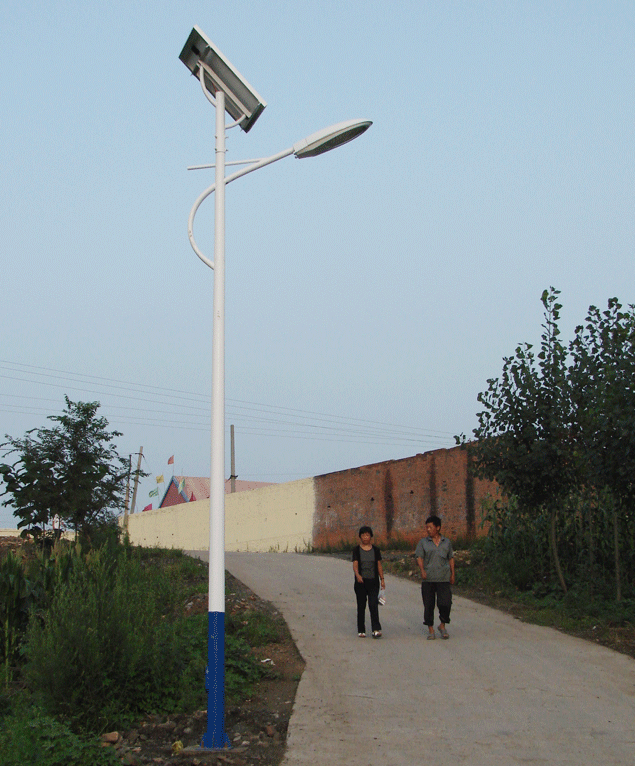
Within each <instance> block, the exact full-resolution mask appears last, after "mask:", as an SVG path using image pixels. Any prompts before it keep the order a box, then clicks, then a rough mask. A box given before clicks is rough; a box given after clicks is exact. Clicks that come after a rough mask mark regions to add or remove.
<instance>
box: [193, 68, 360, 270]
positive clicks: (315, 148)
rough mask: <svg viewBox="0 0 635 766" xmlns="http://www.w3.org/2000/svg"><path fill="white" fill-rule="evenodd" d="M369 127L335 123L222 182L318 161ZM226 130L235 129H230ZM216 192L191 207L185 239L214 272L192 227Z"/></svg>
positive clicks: (355, 122) (204, 195)
mask: <svg viewBox="0 0 635 766" xmlns="http://www.w3.org/2000/svg"><path fill="white" fill-rule="evenodd" d="M200 80H201V85H202V86H203V90H204V91H205V93H206V95H208V93H207V89H206V88H205V82H204V80H203V77H202V75H201V76H200ZM208 97H209V95H208ZM210 100H211V98H210ZM212 103H213V102H212ZM237 124H238V123H234V125H237ZM372 124H373V123H372V122H371V121H370V120H346V122H338V123H337V124H336V125H331V127H330V128H324V129H323V130H318V132H317V133H313V134H312V135H310V136H308V138H303V139H302V141H297V142H296V143H295V144H293V146H291V147H289V148H288V149H285V150H284V151H282V152H279V153H278V154H274V155H273V156H271V157H265V158H264V159H261V160H255V161H254V162H253V163H252V164H251V165H249V166H248V167H246V168H243V169H242V170H237V171H236V172H235V173H232V174H231V175H229V176H227V178H225V185H227V184H228V183H231V182H232V181H235V180H236V179H237V178H242V176H246V175H247V173H252V172H253V171H254V170H258V168H264V166H265V165H271V163H272V162H276V161H277V160H281V159H282V158H283V157H288V156H289V155H290V154H295V156H296V157H297V158H298V159H302V158H304V157H317V156H318V155H319V154H324V152H330V151H331V149H335V148H336V147H337V146H342V144H346V143H348V142H349V141H352V140H353V139H354V138H357V136H360V135H361V134H362V133H364V132H365V131H367V130H368V128H369V127H370V126H371V125H372ZM229 127H234V126H233V125H230V126H229ZM215 189H216V184H215V183H213V184H212V185H211V186H209V187H208V188H207V189H205V191H204V192H203V193H202V194H201V195H200V197H199V198H198V199H197V200H196V202H195V203H194V207H193V208H192V210H191V212H190V217H189V219H188V221H187V235H188V237H189V239H190V245H192V250H194V252H195V253H196V255H198V257H199V258H200V259H201V260H202V261H203V263H205V264H206V265H207V266H209V267H210V269H213V268H214V262H213V261H210V259H209V258H206V257H205V256H204V255H203V253H201V251H200V250H199V249H198V246H197V244H196V242H195V240H194V234H193V233H192V227H193V225H194V216H195V215H196V212H197V210H198V209H199V207H200V206H201V203H202V202H203V200H204V199H206V198H207V197H209V195H210V194H212V192H213V191H214V190H215Z"/></svg>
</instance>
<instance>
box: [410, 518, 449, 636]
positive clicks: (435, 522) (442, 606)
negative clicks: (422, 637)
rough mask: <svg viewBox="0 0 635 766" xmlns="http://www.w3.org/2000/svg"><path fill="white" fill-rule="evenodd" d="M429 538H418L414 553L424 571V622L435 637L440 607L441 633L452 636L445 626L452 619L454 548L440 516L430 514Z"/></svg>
mask: <svg viewBox="0 0 635 766" xmlns="http://www.w3.org/2000/svg"><path fill="white" fill-rule="evenodd" d="M426 532H427V533H428V536H427V537H424V538H423V539H421V540H419V542H418V544H417V549H416V551H415V556H416V559H417V564H418V565H419V570H420V572H421V580H422V582H421V598H422V599H423V624H424V625H427V627H428V640H429V641H432V640H434V638H435V633H434V607H435V601H436V606H437V608H438V610H439V621H440V622H439V633H440V634H441V638H450V636H449V635H448V631H447V630H446V628H445V626H446V623H448V622H450V609H451V608H452V589H451V587H450V586H451V585H454V551H453V550H452V543H451V542H450V541H449V540H448V538H447V537H444V536H443V535H442V534H441V519H440V518H439V517H438V516H428V518H427V519H426Z"/></svg>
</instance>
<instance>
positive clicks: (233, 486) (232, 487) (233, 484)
mask: <svg viewBox="0 0 635 766" xmlns="http://www.w3.org/2000/svg"><path fill="white" fill-rule="evenodd" d="M229 434H230V441H231V454H232V474H231V476H230V477H229V481H230V490H231V492H232V493H234V492H235V491H236V442H235V441H234V426H229Z"/></svg>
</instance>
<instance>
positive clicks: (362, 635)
mask: <svg viewBox="0 0 635 766" xmlns="http://www.w3.org/2000/svg"><path fill="white" fill-rule="evenodd" d="M357 637H358V638H366V634H365V633H358V634H357Z"/></svg>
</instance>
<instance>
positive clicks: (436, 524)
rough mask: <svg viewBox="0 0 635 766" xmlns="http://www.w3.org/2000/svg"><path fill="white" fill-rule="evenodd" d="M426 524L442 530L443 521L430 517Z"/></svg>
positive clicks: (436, 517)
mask: <svg viewBox="0 0 635 766" xmlns="http://www.w3.org/2000/svg"><path fill="white" fill-rule="evenodd" d="M426 524H434V526H435V527H439V528H441V519H440V518H439V517H438V516H428V518H427V519H426Z"/></svg>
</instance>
